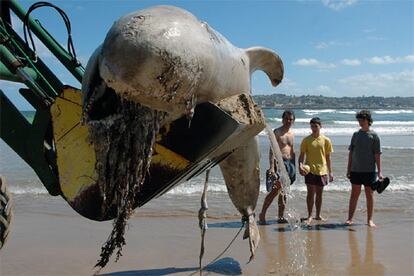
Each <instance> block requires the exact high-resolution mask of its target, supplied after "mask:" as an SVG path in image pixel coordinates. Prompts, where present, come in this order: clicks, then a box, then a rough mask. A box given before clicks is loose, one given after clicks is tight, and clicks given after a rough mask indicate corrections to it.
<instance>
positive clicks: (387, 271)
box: [0, 198, 414, 276]
mask: <svg viewBox="0 0 414 276" xmlns="http://www.w3.org/2000/svg"><path fill="white" fill-rule="evenodd" d="M262 200H263V199H262V198H261V201H262ZM261 201H260V204H261ZM269 211H270V210H269ZM141 213H142V214H143V215H140V213H138V214H137V215H136V216H135V217H134V218H132V219H131V220H130V224H129V225H130V226H129V230H128V232H127V235H126V240H127V245H126V246H125V247H124V250H123V256H122V257H121V259H120V260H119V261H118V262H117V263H114V262H113V259H112V260H111V261H110V262H109V264H108V265H107V267H106V268H104V269H103V270H102V271H101V275H111V276H127V275H128V276H132V275H170V274H173V275H191V274H193V273H194V274H198V271H197V266H198V255H199V247H200V231H199V229H198V222H197V217H196V216H195V215H188V216H187V215H174V216H169V215H161V216H151V215H148V213H145V210H143V212H141ZM145 214H146V215H145ZM341 216H342V215H341ZM341 216H339V217H341ZM358 216H359V217H361V218H364V217H365V214H363V213H361V214H359V215H358ZM385 217H388V220H387V219H385ZM375 218H376V220H375V221H376V223H377V224H378V227H377V228H376V229H372V228H368V227H367V226H366V225H364V224H362V223H361V221H357V224H356V225H354V226H352V227H347V226H344V225H343V224H342V222H341V221H340V220H339V218H335V217H331V218H330V219H329V221H327V222H325V223H323V224H320V225H319V224H315V225H313V226H312V227H310V228H307V227H303V228H301V229H299V230H297V231H291V229H290V228H289V226H288V225H287V224H276V223H275V221H274V220H271V219H270V220H269V222H270V225H266V226H259V228H260V232H261V242H260V245H259V248H258V251H257V255H256V258H255V259H254V260H253V261H252V262H251V263H249V264H246V262H247V261H248V259H249V248H248V242H247V241H246V240H242V237H241V236H242V233H241V234H240V235H239V237H238V238H237V239H236V240H235V242H234V243H233V244H232V246H231V248H230V249H229V250H228V251H227V252H226V253H225V254H224V255H223V256H221V257H220V258H219V259H218V261H217V262H215V263H213V264H211V265H209V266H208V267H207V268H206V270H205V274H206V275H207V274H208V275H240V274H243V275H270V274H273V275H335V274H336V275H412V274H413V272H414V265H413V260H414V255H413V249H414V239H413V234H412V233H413V230H414V218H413V215H412V212H407V213H403V214H401V213H399V214H398V213H394V212H392V211H389V212H381V213H379V214H376V216H375ZM390 218H394V219H390ZM381 222H383V223H382V224H381ZM208 223H209V229H208V230H207V234H206V253H205V257H204V264H205V265H206V264H208V263H209V262H210V261H211V260H213V259H214V258H215V257H217V256H218V255H219V254H220V253H221V252H222V250H223V249H224V248H225V247H226V246H227V244H228V243H229V242H230V241H231V240H232V238H233V237H234V236H235V234H236V233H237V231H238V230H239V228H240V226H241V224H240V221H239V220H238V218H236V217H227V218H224V217H223V218H220V217H217V218H214V219H213V218H209V219H208ZM110 230H111V223H110V222H103V223H102V222H92V221H89V220H87V219H84V218H82V217H80V216H78V215H76V214H75V213H74V212H73V211H72V210H71V209H70V208H69V207H67V206H66V205H65V203H64V201H63V200H61V199H56V200H54V201H53V202H52V204H51V206H48V205H47V204H45V203H43V202H42V201H40V200H33V201H32V202H30V203H28V204H18V205H17V207H16V214H15V219H14V223H13V228H12V234H11V237H10V239H9V240H8V242H7V244H6V246H5V247H4V248H3V250H2V251H1V252H0V275H4V276H6V275H92V274H93V272H94V270H93V266H94V264H95V262H96V261H97V259H98V256H99V252H100V247H101V245H102V244H103V242H104V241H105V239H106V237H107V236H108V234H109V232H110Z"/></svg>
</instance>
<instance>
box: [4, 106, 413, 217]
mask: <svg viewBox="0 0 414 276" xmlns="http://www.w3.org/2000/svg"><path fill="white" fill-rule="evenodd" d="M294 112H295V114H296V121H295V124H294V126H293V128H292V130H293V132H294V134H295V136H296V141H295V149H296V152H297V156H298V155H299V154H298V147H299V145H300V142H301V140H302V139H303V137H304V136H306V135H308V134H310V128H309V120H310V119H311V118H312V117H315V116H317V117H320V118H321V120H322V133H323V134H325V135H326V136H328V137H329V138H331V140H332V142H333V146H334V153H333V154H332V162H333V171H334V177H335V180H334V182H332V183H329V185H328V186H327V187H326V189H325V193H324V203H323V207H322V212H323V213H324V214H325V216H327V217H328V218H329V217H330V218H334V217H337V218H338V219H344V218H342V217H341V216H345V214H346V212H347V208H348V200H349V193H350V188H351V185H350V183H349V181H348V179H347V178H346V177H345V172H346V164H347V156H348V150H347V148H348V144H349V142H350V139H351V136H352V134H353V132H355V131H357V130H358V123H357V122H356V120H355V113H356V110H335V109H323V110H316V109H312V110H311V109H298V110H294ZM371 112H372V114H373V119H374V123H373V126H372V129H373V130H374V131H376V132H377V133H378V135H379V136H380V138H381V146H382V150H383V154H382V161H383V174H384V176H388V177H389V178H390V179H391V184H390V185H389V187H388V188H387V189H386V191H385V192H384V193H383V194H381V195H376V200H377V202H376V204H375V208H376V212H377V211H378V212H390V211H395V212H405V213H406V212H407V211H409V212H410V213H412V212H414V203H413V202H414V201H413V198H414V173H413V168H414V166H413V165H414V139H413V138H414V112H413V110H406V109H404V110H403V109H399V110H398V109H397V110H371ZM282 113H283V110H280V109H264V114H265V117H266V119H267V123H268V125H269V126H270V127H271V128H276V127H279V126H280V124H281V115H282ZM23 115H24V116H25V117H26V118H27V119H28V121H29V122H30V121H32V120H33V116H34V113H33V112H31V111H25V112H23ZM258 140H259V145H260V152H261V164H260V168H261V193H260V197H259V201H258V206H257V209H260V208H261V205H262V203H263V199H264V196H265V195H266V190H265V183H264V172H265V170H266V169H267V168H268V166H269V165H268V151H269V139H268V137H267V135H266V133H265V131H262V132H261V133H260V134H259V135H258ZM0 168H1V169H0V173H1V174H2V175H4V176H5V177H6V181H7V183H8V186H9V189H10V190H11V192H12V194H13V196H14V207H15V212H26V211H33V210H28V209H27V208H25V206H30V204H29V203H30V202H31V201H36V202H37V203H39V204H41V205H43V206H50V210H51V211H52V210H53V212H56V213H57V214H59V213H66V214H67V215H77V214H76V213H75V212H74V211H73V210H71V209H70V208H69V207H68V206H67V204H66V203H65V201H64V199H63V198H61V197H52V196H50V195H49V194H48V192H47V191H46V189H45V188H44V187H43V185H42V183H41V182H40V181H39V179H38V177H37V176H36V174H35V173H34V172H33V170H32V169H31V168H30V167H29V166H28V165H27V164H26V163H25V162H24V161H23V160H21V159H20V158H19V157H18V156H17V154H15V153H14V152H13V151H12V150H11V149H10V148H9V147H8V146H7V145H6V144H5V143H4V142H3V141H2V140H1V141H0ZM203 183H204V174H202V175H200V176H198V177H195V178H193V179H191V180H190V181H188V182H185V183H183V184H180V185H179V186H177V187H175V188H174V189H172V190H170V191H169V192H168V193H167V194H164V195H162V196H161V197H159V198H157V199H154V200H152V201H151V202H149V203H148V204H147V205H145V206H143V207H141V208H140V209H137V210H136V215H137V216H139V215H142V216H162V215H184V216H185V215H191V216H193V215H195V214H196V213H197V212H198V209H199V202H200V196H201V193H202V189H203ZM305 196H306V186H305V184H304V181H303V177H301V176H300V175H299V174H298V175H297V181H296V182H295V183H294V184H293V185H292V186H291V195H290V198H291V199H292V200H291V202H292V203H293V206H294V208H295V210H297V212H298V213H299V215H305V213H306V205H305ZM208 200H209V207H210V209H209V214H210V216H217V217H228V216H230V217H237V216H238V212H237V210H236V209H235V208H234V207H233V205H232V204H231V202H230V198H229V197H228V195H227V190H226V186H225V184H224V180H223V177H222V175H221V173H220V171H219V169H218V168H217V167H216V168H214V169H213V170H212V173H211V174H210V179H209V189H208ZM364 200H365V199H364V196H363V195H361V199H360V201H362V202H363V201H364ZM274 205H276V204H274ZM272 208H275V207H274V206H273V207H272ZM358 208H362V209H364V208H365V205H364V203H359V206H358ZM270 212H272V213H273V214H276V211H271V210H269V213H270Z"/></svg>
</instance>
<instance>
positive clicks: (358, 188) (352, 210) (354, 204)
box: [345, 184, 361, 225]
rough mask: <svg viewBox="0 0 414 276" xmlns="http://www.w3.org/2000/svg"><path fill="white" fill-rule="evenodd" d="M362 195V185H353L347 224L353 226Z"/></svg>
mask: <svg viewBox="0 0 414 276" xmlns="http://www.w3.org/2000/svg"><path fill="white" fill-rule="evenodd" d="M360 194H361V185H357V184H352V191H351V197H350V198H349V210H348V220H347V221H346V222H345V223H346V224H348V225H351V224H353V223H354V222H353V220H352V219H353V217H354V213H355V210H356V207H357V203H358V198H359V195H360Z"/></svg>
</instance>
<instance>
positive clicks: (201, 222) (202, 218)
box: [198, 170, 210, 275]
mask: <svg viewBox="0 0 414 276" xmlns="http://www.w3.org/2000/svg"><path fill="white" fill-rule="evenodd" d="M209 174H210V170H207V171H206V180H205V182H204V189H203V194H202V195H201V208H200V210H199V211H198V226H199V227H200V229H201V246H200V255H199V268H200V275H201V271H202V269H201V268H202V260H203V256H204V242H205V239H204V237H205V234H206V230H207V222H206V218H207V214H206V213H207V210H208V205H207V188H208V176H209Z"/></svg>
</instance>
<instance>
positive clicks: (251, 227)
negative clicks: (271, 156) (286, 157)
mask: <svg viewBox="0 0 414 276" xmlns="http://www.w3.org/2000/svg"><path fill="white" fill-rule="evenodd" d="M259 161H260V156H259V150H258V144H257V140H256V139H255V138H254V137H253V138H250V139H249V140H248V142H247V143H245V144H244V145H242V146H241V147H239V148H237V149H236V150H235V151H234V152H233V153H232V154H230V155H229V156H228V157H227V158H226V159H224V160H223V161H222V162H221V163H220V169H221V172H222V173H223V176H224V180H225V182H226V186H227V191H228V193H229V196H230V199H231V200H232V202H233V204H234V206H235V207H236V208H237V209H238V210H239V212H240V213H241V214H242V216H243V221H244V222H245V223H246V226H245V227H246V230H245V232H244V236H243V238H244V239H247V238H249V247H250V253H251V256H250V260H252V259H253V257H254V255H255V252H256V248H257V246H258V244H259V240H260V234H259V229H258V228H257V225H256V221H255V218H254V209H255V207H256V204H257V199H258V197H259V188H260V177H259ZM250 260H249V261H250Z"/></svg>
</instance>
